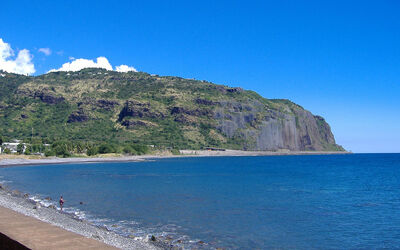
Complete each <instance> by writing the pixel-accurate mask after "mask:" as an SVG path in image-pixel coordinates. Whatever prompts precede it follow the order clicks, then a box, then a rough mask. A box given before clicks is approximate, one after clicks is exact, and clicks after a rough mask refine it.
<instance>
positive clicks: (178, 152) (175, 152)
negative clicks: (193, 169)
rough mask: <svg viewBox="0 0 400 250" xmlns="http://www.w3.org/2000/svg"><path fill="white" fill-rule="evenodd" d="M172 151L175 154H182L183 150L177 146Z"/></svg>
mask: <svg viewBox="0 0 400 250" xmlns="http://www.w3.org/2000/svg"><path fill="white" fill-rule="evenodd" d="M171 153H172V154H173V155H180V154H181V152H180V151H179V149H176V148H174V149H172V150H171Z"/></svg>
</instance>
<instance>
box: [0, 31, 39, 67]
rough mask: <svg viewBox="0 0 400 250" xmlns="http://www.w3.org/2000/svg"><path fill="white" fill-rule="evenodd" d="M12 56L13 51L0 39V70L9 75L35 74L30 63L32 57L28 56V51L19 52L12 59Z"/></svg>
mask: <svg viewBox="0 0 400 250" xmlns="http://www.w3.org/2000/svg"><path fill="white" fill-rule="evenodd" d="M14 55H15V54H14V50H13V49H12V48H11V46H10V44H8V43H5V42H4V41H3V39H1V38H0V69H1V70H4V71H6V72H9V73H17V74H24V75H30V74H33V73H35V71H36V70H35V65H34V64H33V63H32V58H33V56H32V55H31V54H30V52H29V50H27V49H23V50H20V51H19V52H18V55H17V57H16V58H15V59H12V57H14Z"/></svg>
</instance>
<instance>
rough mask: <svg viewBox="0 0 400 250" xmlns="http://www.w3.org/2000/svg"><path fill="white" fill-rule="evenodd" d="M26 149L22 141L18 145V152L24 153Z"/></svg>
mask: <svg viewBox="0 0 400 250" xmlns="http://www.w3.org/2000/svg"><path fill="white" fill-rule="evenodd" d="M24 149H25V146H24V144H22V143H20V144H18V145H17V153H18V154H23V153H24Z"/></svg>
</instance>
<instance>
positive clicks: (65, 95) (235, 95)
mask: <svg viewBox="0 0 400 250" xmlns="http://www.w3.org/2000/svg"><path fill="white" fill-rule="evenodd" d="M0 87H1V88H2V90H4V91H2V93H0V107H2V108H1V109H0V127H3V128H7V130H3V132H2V133H3V135H5V136H10V137H13V138H21V139H23V137H26V138H31V136H32V134H31V133H32V128H33V129H34V131H36V132H37V134H38V136H41V137H45V138H48V139H49V140H56V139H64V138H67V139H72V140H81V141H103V140H111V141H116V142H117V141H124V140H125V141H132V140H133V141H138V142H140V143H144V144H153V145H161V146H173V147H178V148H192V149H199V148H202V147H208V146H211V147H223V148H232V149H245V150H273V151H275V150H293V151H309V150H310V151H327V150H329V151H332V150H343V148H342V147H340V146H338V145H337V144H336V143H335V139H334V136H333V134H332V132H331V129H330V127H329V125H328V124H327V123H326V122H325V120H324V119H323V118H322V117H320V116H315V115H313V114H311V113H310V112H309V111H307V110H305V109H303V108H302V107H301V106H299V105H297V104H294V103H292V102H290V101H288V100H269V99H266V98H263V97H261V96H259V95H258V94H256V93H254V92H252V91H247V90H243V89H241V88H231V87H227V86H223V85H216V84H213V83H209V82H206V81H196V80H190V79H183V78H178V77H160V76H156V75H149V74H146V73H135V72H129V73H118V72H111V71H106V70H102V69H86V70H82V71H79V72H69V73H68V72H57V73H50V74H46V75H42V76H37V77H25V76H18V75H15V74H7V75H6V76H5V77H1V78H0ZM0 132H1V131H0Z"/></svg>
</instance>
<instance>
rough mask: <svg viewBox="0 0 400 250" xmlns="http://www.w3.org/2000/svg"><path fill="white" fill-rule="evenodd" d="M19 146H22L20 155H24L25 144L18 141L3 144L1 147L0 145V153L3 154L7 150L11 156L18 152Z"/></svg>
mask: <svg viewBox="0 0 400 250" xmlns="http://www.w3.org/2000/svg"><path fill="white" fill-rule="evenodd" d="M19 144H22V145H23V148H22V153H25V150H26V147H27V146H26V145H27V144H26V143H21V142H20V141H19V140H14V142H3V145H1V148H0V153H3V152H4V150H5V149H9V150H10V152H11V153H12V154H15V153H17V151H18V145H19Z"/></svg>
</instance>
